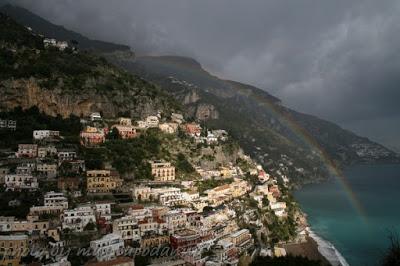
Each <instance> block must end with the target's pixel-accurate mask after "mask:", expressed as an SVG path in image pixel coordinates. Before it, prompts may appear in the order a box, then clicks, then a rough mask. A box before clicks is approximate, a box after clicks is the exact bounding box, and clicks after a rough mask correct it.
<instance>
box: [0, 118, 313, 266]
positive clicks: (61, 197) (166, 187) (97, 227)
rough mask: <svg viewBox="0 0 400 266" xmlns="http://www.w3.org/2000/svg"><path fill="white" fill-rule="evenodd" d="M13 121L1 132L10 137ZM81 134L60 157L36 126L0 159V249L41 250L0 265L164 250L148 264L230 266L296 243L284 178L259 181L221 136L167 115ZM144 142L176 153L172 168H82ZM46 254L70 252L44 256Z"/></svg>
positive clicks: (107, 123) (95, 122) (85, 260)
mask: <svg viewBox="0 0 400 266" xmlns="http://www.w3.org/2000/svg"><path fill="white" fill-rule="evenodd" d="M20 123H23V121H10V120H7V121H6V120H4V119H2V120H1V123H0V124H1V125H2V130H7V131H8V132H9V134H13V132H15V131H18V130H19V128H18V125H19V124H20ZM80 124H81V128H82V130H81V132H80V134H79V145H77V146H76V147H74V148H72V146H70V147H69V148H68V149H66V148H61V147H63V142H64V141H65V139H64V136H63V134H62V132H60V131H58V130H47V129H46V130H42V129H39V128H38V129H37V130H34V131H33V132H32V141H31V142H30V143H18V148H17V150H16V151H15V153H12V152H8V153H6V152H5V151H4V150H3V154H7V156H6V157H3V158H2V160H1V184H2V194H5V195H7V197H3V198H7V199H8V201H7V202H4V203H3V204H6V205H8V206H7V207H6V208H5V209H3V208H2V210H7V215H4V213H2V214H3V216H1V217H0V231H1V233H2V235H0V246H5V247H8V246H13V247H14V248H15V250H20V251H25V250H26V249H28V248H30V249H32V248H33V247H34V248H35V249H40V250H41V255H40V257H39V258H38V257H35V256H32V255H28V256H26V255H25V253H24V252H19V253H15V254H14V253H12V254H8V253H7V252H10V250H9V249H4V250H2V252H3V254H2V255H3V256H2V257H3V262H4V263H5V265H8V263H11V264H12V265H18V263H20V262H22V261H31V262H34V261H36V262H40V263H42V264H41V265H71V263H72V265H77V264H85V265H103V264H102V262H104V261H107V262H108V264H107V265H122V264H118V263H121V261H123V262H126V261H128V260H129V257H132V256H134V255H135V254H136V253H135V252H138V250H140V251H141V252H143V253H146V251H147V252H150V251H152V250H155V249H156V248H157V250H160V249H159V248H160V247H168V248H170V249H165V250H167V251H168V252H169V253H166V254H167V255H168V256H160V258H158V259H154V258H152V260H151V261H149V263H150V264H152V265H161V264H162V265H187V264H190V265H238V264H241V263H245V262H244V261H246V260H247V259H249V258H250V257H251V256H252V255H254V254H256V253H261V254H263V255H264V256H283V255H285V254H286V251H285V249H284V246H285V245H284V244H286V243H287V242H305V241H307V240H306V222H305V219H304V217H303V216H302V215H301V214H300V212H299V211H298V209H297V207H296V206H295V204H294V203H293V202H291V201H290V198H289V197H288V195H287V194H286V193H287V186H288V182H289V180H288V178H286V177H283V176H272V175H270V174H269V173H268V171H267V170H265V169H263V168H262V166H261V165H258V164H257V163H256V162H254V161H253V160H252V159H251V158H250V157H249V156H247V155H245V154H244V153H243V151H242V150H241V149H240V148H239V147H238V146H237V144H235V143H234V141H233V140H232V139H231V137H230V136H229V134H228V133H227V132H226V131H224V130H222V129H217V130H211V129H205V128H202V126H201V125H200V124H197V123H195V122H186V121H185V119H184V116H183V115H181V114H177V113H172V115H171V116H170V117H168V118H165V117H163V116H162V115H161V114H156V115H154V116H148V117H145V118H144V119H143V120H138V121H132V120H131V119H130V118H126V117H119V118H116V119H103V118H102V116H101V114H100V113H92V114H91V115H90V117H87V118H82V119H80ZM8 125H10V126H8ZM150 132H151V133H150ZM149 134H151V135H153V136H154V135H156V136H158V138H159V139H164V138H165V139H167V141H166V142H165V143H161V142H160V143H159V144H160V146H162V145H167V146H166V148H168V149H169V151H170V152H171V153H174V152H175V153H178V154H179V155H178V156H177V158H178V159H174V160H172V161H168V160H166V158H167V157H164V158H156V157H153V158H150V159H149V160H146V161H145V162H141V163H143V164H144V165H145V168H148V170H149V172H150V178H148V177H147V176H146V178H143V176H140V175H137V176H131V173H128V174H127V173H124V174H123V175H122V174H121V173H120V172H118V171H117V170H116V168H115V167H113V165H112V164H110V162H108V161H107V162H105V164H101V165H102V166H99V168H96V169H94V168H93V167H94V165H93V164H92V165H88V161H87V160H86V158H88V157H87V154H86V153H88V151H94V150H97V149H102V148H104V147H107V145H110V143H113V142H118V143H124V142H126V143H127V144H128V143H129V142H131V141H134V140H135V139H138V138H144V139H146V138H149V137H148V135H149ZM173 143H175V144H173ZM177 143H178V144H179V145H180V146H179V147H175V148H174V147H172V146H169V147H168V145H177ZM190 149H193V150H197V151H200V152H199V153H198V154H197V153H196V152H193V151H190ZM189 154H192V157H190V156H188V155H189ZM173 157H174V156H173V155H171V154H169V158H173ZM88 166H89V167H88ZM89 168H90V169H89ZM282 177H283V179H282ZM278 178H279V179H281V180H284V182H278V181H279V180H278ZM285 182H286V183H285ZM21 193H23V194H24V195H27V196H28V197H32V198H29V199H25V200H28V201H30V202H31V205H30V206H28V209H27V213H26V214H25V213H21V210H19V207H20V206H21V204H26V203H25V202H24V203H22V202H21V199H20V197H19V195H21ZM33 195H40V198H38V199H35V198H34V196H33ZM12 214H14V215H12ZM25 215H26V216H25ZM285 230H286V231H285ZM55 247H58V248H59V247H62V248H63V249H64V250H69V254H67V255H65V254H66V253H62V254H57V256H56V257H53V256H52V254H53V253H54V248H55ZM78 247H79V248H87V249H89V248H90V249H91V251H92V252H91V253H90V256H89V255H88V256H83V257H82V256H81V257H79V256H77V255H76V254H75V252H77V251H79V250H77V249H78ZM138 254H139V253H138ZM61 255H63V256H62V257H60V256H61ZM147 255H149V254H147ZM76 260H78V262H77V261H76ZM242 260H243V262H242ZM55 261H58V262H55ZM54 263H57V264H54ZM104 265H105V264H104ZM124 265H133V263H132V264H124ZM241 265H245V264H241Z"/></svg>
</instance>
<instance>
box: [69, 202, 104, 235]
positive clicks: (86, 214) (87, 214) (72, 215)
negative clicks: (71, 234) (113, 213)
mask: <svg viewBox="0 0 400 266" xmlns="http://www.w3.org/2000/svg"><path fill="white" fill-rule="evenodd" d="M63 216H64V218H63V223H62V228H63V229H65V228H69V229H71V230H74V231H78V232H82V231H83V229H84V228H85V226H86V225H88V224H89V223H95V222H96V217H95V214H94V211H93V209H92V208H91V207H90V206H81V207H77V208H75V209H71V210H64V215H63Z"/></svg>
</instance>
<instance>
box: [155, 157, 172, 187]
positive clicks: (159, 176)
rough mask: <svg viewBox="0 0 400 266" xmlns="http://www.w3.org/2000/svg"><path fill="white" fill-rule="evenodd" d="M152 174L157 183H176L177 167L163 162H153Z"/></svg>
mask: <svg viewBox="0 0 400 266" xmlns="http://www.w3.org/2000/svg"><path fill="white" fill-rule="evenodd" d="M150 165H151V174H152V175H153V176H154V180H155V181H162V182H165V181H174V180H175V167H174V166H172V165H171V163H167V162H162V161H152V162H150Z"/></svg>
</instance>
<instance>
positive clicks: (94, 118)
mask: <svg viewBox="0 0 400 266" xmlns="http://www.w3.org/2000/svg"><path fill="white" fill-rule="evenodd" d="M90 120H91V121H101V115H100V113H98V112H94V113H91V114H90Z"/></svg>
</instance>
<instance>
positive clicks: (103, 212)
mask: <svg viewBox="0 0 400 266" xmlns="http://www.w3.org/2000/svg"><path fill="white" fill-rule="evenodd" d="M94 207H95V211H96V214H97V215H98V216H99V217H102V218H104V219H106V221H110V220H111V203H110V202H96V203H95V204H94Z"/></svg>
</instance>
